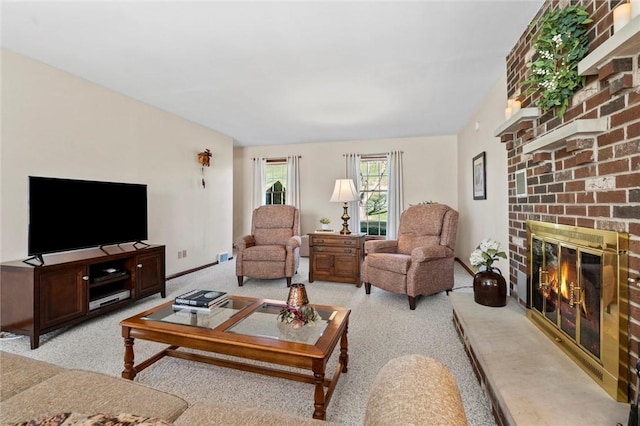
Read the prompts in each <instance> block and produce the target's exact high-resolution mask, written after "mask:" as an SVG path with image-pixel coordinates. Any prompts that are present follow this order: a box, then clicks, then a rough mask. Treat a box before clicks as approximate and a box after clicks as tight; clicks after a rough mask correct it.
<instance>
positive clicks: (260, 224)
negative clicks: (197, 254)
mask: <svg viewBox="0 0 640 426" xmlns="http://www.w3.org/2000/svg"><path fill="white" fill-rule="evenodd" d="M300 244H301V239H300V213H299V211H298V209H297V208H295V207H293V206H288V205H283V204H277V205H268V206H260V207H258V208H257V209H255V210H254V211H253V217H252V220H251V235H245V236H244V237H242V238H241V239H240V241H238V242H237V243H236V246H237V256H236V275H237V276H238V285H239V286H242V284H243V280H244V277H245V276H246V277H254V278H262V279H276V278H286V279H287V287H290V286H291V278H292V277H293V275H294V274H295V273H296V272H297V271H298V264H299V263H300Z"/></svg>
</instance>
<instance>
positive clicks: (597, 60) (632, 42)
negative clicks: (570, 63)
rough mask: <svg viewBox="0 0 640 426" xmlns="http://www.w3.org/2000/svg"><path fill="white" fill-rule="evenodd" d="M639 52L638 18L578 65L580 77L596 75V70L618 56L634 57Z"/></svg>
mask: <svg viewBox="0 0 640 426" xmlns="http://www.w3.org/2000/svg"><path fill="white" fill-rule="evenodd" d="M639 51H640V16H636V17H635V18H633V19H632V20H631V21H629V23H628V24H627V25H625V26H624V27H622V28H620V30H619V31H618V32H617V33H615V34H613V35H612V36H611V37H609V38H608V39H607V41H605V42H604V43H602V44H601V45H600V46H598V47H597V48H596V49H595V50H594V51H593V52H591V53H589V54H588V55H587V56H585V57H584V59H583V60H581V61H580V62H579V63H578V73H579V74H580V75H594V74H598V69H599V68H600V67H601V66H603V65H604V64H606V63H607V62H608V61H609V60H611V59H612V58H615V57H619V56H625V55H636V54H638V52H639Z"/></svg>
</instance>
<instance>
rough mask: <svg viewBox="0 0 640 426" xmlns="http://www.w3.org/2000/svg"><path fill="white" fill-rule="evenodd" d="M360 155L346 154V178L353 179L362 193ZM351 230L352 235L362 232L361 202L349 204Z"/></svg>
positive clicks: (357, 189)
mask: <svg viewBox="0 0 640 426" xmlns="http://www.w3.org/2000/svg"><path fill="white" fill-rule="evenodd" d="M360 157H361V156H360V154H346V155H345V158H346V159H347V161H346V166H347V170H346V177H347V179H353V183H354V184H355V186H356V191H358V193H360V190H361V188H362V186H361V185H362V179H360ZM349 216H350V217H351V219H349V230H350V231H351V232H352V233H359V232H360V200H356V201H351V202H350V203H349Z"/></svg>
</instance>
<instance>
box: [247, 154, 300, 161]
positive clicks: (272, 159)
mask: <svg viewBox="0 0 640 426" xmlns="http://www.w3.org/2000/svg"><path fill="white" fill-rule="evenodd" d="M290 157H296V158H302V155H287V156H286V157H251V159H252V160H253V161H255V160H267V161H286V160H287V158H290Z"/></svg>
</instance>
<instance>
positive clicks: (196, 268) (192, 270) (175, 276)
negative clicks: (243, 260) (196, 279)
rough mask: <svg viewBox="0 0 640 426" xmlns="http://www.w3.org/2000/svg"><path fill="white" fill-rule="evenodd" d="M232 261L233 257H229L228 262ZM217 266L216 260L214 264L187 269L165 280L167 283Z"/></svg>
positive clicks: (168, 276)
mask: <svg viewBox="0 0 640 426" xmlns="http://www.w3.org/2000/svg"><path fill="white" fill-rule="evenodd" d="M232 259H233V256H231V257H229V259H228V260H232ZM217 264H218V261H217V260H216V261H215V262H212V263H207V264H206V265H202V266H197V267H195V268H192V269H187V270H186V271H182V272H176V273H175V274H171V275H167V277H166V278H165V279H166V280H167V281H169V280H172V279H174V278H178V277H182V276H184V275H187V274H191V273H192V272H197V271H201V270H203V269H207V268H210V267H212V266H215V265H217Z"/></svg>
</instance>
